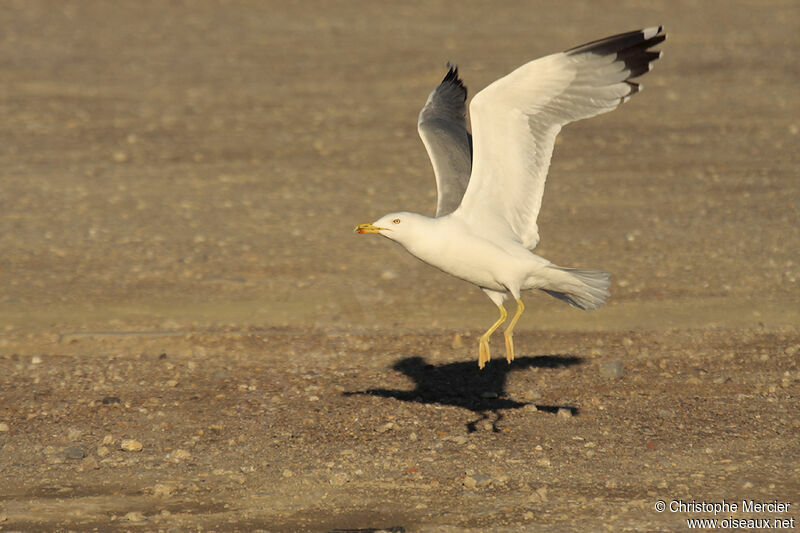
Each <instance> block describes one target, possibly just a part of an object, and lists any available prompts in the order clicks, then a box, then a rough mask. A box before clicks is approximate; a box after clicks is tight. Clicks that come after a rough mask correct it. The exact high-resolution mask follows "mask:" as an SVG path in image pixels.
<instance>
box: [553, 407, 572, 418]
mask: <svg viewBox="0 0 800 533" xmlns="http://www.w3.org/2000/svg"><path fill="white" fill-rule="evenodd" d="M556 416H557V417H558V418H572V410H571V409H567V408H566V407H562V408H561V409H559V410H558V412H556Z"/></svg>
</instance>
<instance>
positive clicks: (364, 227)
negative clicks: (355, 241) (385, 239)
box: [355, 222, 388, 233]
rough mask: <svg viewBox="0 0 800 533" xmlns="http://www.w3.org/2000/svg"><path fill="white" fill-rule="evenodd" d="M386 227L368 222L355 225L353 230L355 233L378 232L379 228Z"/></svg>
mask: <svg viewBox="0 0 800 533" xmlns="http://www.w3.org/2000/svg"><path fill="white" fill-rule="evenodd" d="M385 229H388V228H379V227H378V226H373V225H372V224H370V223H369V222H367V223H364V224H359V225H358V226H356V229H355V232H356V233H380V232H381V230H385Z"/></svg>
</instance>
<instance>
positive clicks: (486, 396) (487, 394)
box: [481, 390, 498, 400]
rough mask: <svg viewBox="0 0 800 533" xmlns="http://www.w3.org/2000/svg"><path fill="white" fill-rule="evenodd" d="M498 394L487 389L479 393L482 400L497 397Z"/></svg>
mask: <svg viewBox="0 0 800 533" xmlns="http://www.w3.org/2000/svg"><path fill="white" fill-rule="evenodd" d="M497 396H498V394H497V393H496V392H495V391H491V390H487V391H483V392H482V393H481V398H483V399H484V400H493V399H495V398H497Z"/></svg>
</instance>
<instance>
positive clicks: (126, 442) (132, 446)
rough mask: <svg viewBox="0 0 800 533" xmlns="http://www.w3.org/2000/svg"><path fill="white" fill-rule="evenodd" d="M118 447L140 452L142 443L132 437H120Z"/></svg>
mask: <svg viewBox="0 0 800 533" xmlns="http://www.w3.org/2000/svg"><path fill="white" fill-rule="evenodd" d="M119 447H120V449H121V450H123V451H126V452H140V451H142V443H141V442H139V441H138V440H134V439H122V442H120V444H119Z"/></svg>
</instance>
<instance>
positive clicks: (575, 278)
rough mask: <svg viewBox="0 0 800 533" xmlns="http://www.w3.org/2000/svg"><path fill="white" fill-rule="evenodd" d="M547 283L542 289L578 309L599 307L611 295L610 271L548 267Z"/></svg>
mask: <svg viewBox="0 0 800 533" xmlns="http://www.w3.org/2000/svg"><path fill="white" fill-rule="evenodd" d="M547 278H548V283H546V284H545V285H544V286H543V287H541V289H542V290H543V291H544V292H546V293H547V294H549V295H550V296H553V297H554V298H558V299H559V300H563V301H565V302H567V303H568V304H570V305H573V306H575V307H577V308H578V309H584V310H587V311H589V310H592V309H597V308H598V307H600V306H602V305H603V304H604V303H606V298H607V297H608V296H609V294H610V293H609V292H608V286H609V285H611V282H610V281H609V280H608V272H603V271H602V270H590V269H586V268H563V267H559V266H555V265H549V266H548V267H547Z"/></svg>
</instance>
